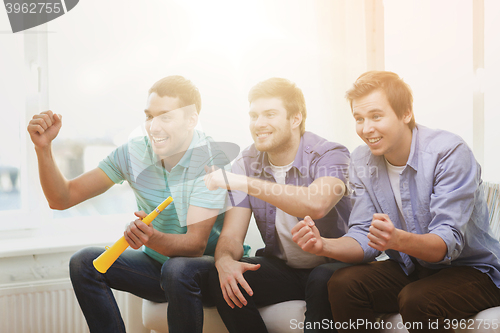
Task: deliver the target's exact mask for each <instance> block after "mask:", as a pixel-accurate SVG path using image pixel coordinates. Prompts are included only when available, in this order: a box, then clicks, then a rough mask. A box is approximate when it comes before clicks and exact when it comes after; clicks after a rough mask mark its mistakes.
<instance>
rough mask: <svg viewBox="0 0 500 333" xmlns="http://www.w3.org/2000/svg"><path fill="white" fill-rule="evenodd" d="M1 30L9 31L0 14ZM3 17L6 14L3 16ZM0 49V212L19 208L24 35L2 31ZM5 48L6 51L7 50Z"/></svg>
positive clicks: (6, 22)
mask: <svg viewBox="0 0 500 333" xmlns="http://www.w3.org/2000/svg"><path fill="white" fill-rule="evenodd" d="M0 16H1V18H0V31H9V30H10V25H9V23H8V20H7V15H0ZM4 16H5V17H4ZM0 48H1V49H2V50H3V51H5V52H1V53H0V73H1V75H0V110H1V115H2V117H1V118H2V122H3V124H4V126H2V130H1V131H0V211H5V210H17V209H21V172H20V170H21V135H24V130H23V131H22V132H21V128H24V119H25V117H24V112H25V105H26V104H25V100H24V90H25V87H24V82H23V76H24V36H23V35H22V34H12V33H1V34H0ZM7 51H8V52H7Z"/></svg>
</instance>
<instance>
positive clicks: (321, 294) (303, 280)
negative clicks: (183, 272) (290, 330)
mask: <svg viewBox="0 0 500 333" xmlns="http://www.w3.org/2000/svg"><path fill="white" fill-rule="evenodd" d="M241 261H243V262H248V263H252V264H260V265H261V267H260V268H259V269H258V270H256V271H246V272H245V273H244V274H243V276H244V278H245V280H246V281H247V282H248V284H249V285H250V288H252V291H253V296H249V295H248V294H247V293H246V292H245V290H244V289H243V288H241V287H240V290H241V292H242V294H243V296H244V297H245V299H246V300H247V301H248V303H247V305H246V306H243V307H242V308H238V307H235V308H234V309H231V307H229V305H227V303H226V301H225V300H224V297H223V296H222V291H221V289H220V282H219V275H218V272H217V269H215V268H214V269H213V270H212V272H211V273H210V289H211V294H212V296H213V299H214V301H215V304H216V306H217V310H218V311H219V314H220V316H221V317H222V320H223V321H224V324H225V325H226V327H227V329H228V331H229V332H230V333H236V332H248V333H259V332H267V329H266V325H265V324H264V321H263V320H262V317H261V316H260V313H259V311H258V310H257V307H261V306H266V305H270V304H276V303H280V302H285V301H291V300H305V301H306V313H305V317H306V319H305V323H304V324H305V325H304V326H305V330H304V332H315V331H316V330H315V329H314V328H313V329H309V328H308V326H311V327H314V323H317V324H316V328H318V326H319V327H320V328H321V325H320V324H321V323H322V322H323V320H325V321H328V323H330V320H331V319H332V315H331V311H330V303H329V302H328V290H327V286H326V284H327V282H328V280H329V279H330V277H331V276H332V274H333V272H335V270H337V269H339V268H341V267H346V266H349V265H348V264H344V263H330V264H323V265H320V266H318V267H315V268H314V269H295V268H291V267H289V266H288V265H286V263H285V262H284V261H283V260H280V259H277V258H273V257H252V258H243V259H241ZM299 319H300V318H297V321H299ZM307 323H310V325H307Z"/></svg>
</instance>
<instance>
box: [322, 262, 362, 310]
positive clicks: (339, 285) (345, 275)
mask: <svg viewBox="0 0 500 333" xmlns="http://www.w3.org/2000/svg"><path fill="white" fill-rule="evenodd" d="M356 286H357V281H356V279H355V276H353V274H352V269H349V268H346V269H340V270H338V271H336V272H335V273H333V275H332V276H331V278H330V279H329V280H328V283H327V288H328V299H329V301H330V304H331V305H332V307H333V306H334V305H339V306H342V304H344V299H345V298H346V297H349V296H348V295H349V291H351V290H353V289H355V288H356Z"/></svg>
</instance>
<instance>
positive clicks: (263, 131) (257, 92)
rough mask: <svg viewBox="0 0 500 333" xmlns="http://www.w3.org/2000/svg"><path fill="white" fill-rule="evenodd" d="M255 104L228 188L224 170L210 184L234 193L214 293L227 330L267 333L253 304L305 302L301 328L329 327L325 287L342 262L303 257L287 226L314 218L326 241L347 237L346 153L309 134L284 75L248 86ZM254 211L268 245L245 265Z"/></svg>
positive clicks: (295, 91) (299, 97)
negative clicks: (248, 142)
mask: <svg viewBox="0 0 500 333" xmlns="http://www.w3.org/2000/svg"><path fill="white" fill-rule="evenodd" d="M249 102H250V111H249V115H250V132H251V134H252V137H253V140H254V144H253V145H251V146H250V147H248V148H246V149H245V150H244V151H243V152H242V153H241V155H240V156H239V157H238V158H237V160H236V161H235V163H234V164H233V168H232V173H227V174H226V175H225V176H226V177H227V181H228V182H225V179H224V174H222V171H220V170H219V171H215V172H211V173H209V174H207V176H206V178H205V183H206V185H207V187H208V188H209V189H216V188H218V187H224V188H228V189H229V190H231V193H230V195H229V196H230V205H231V206H232V208H231V209H229V210H228V211H227V212H226V216H225V219H224V226H223V229H222V232H221V235H220V237H219V242H218V244H217V248H216V252H215V260H216V263H215V266H216V268H217V270H213V274H211V276H210V289H211V290H212V291H213V294H214V298H215V301H216V304H217V309H218V311H219V313H220V315H221V317H222V319H223V320H224V323H225V324H226V327H227V328H228V330H229V332H252V333H255V332H267V329H266V326H265V324H264V322H263V321H262V318H261V317H260V314H259V312H258V311H257V308H256V307H257V306H265V305H269V304H274V303H278V302H283V301H289V300H304V299H305V300H306V304H307V309H306V321H305V323H301V322H297V326H301V324H304V328H305V331H306V332H313V331H319V330H321V329H322V328H325V329H327V330H328V329H329V328H330V327H329V326H328V325H329V323H330V321H331V311H330V306H329V302H328V294H327V288H326V283H327V282H328V279H329V278H330V276H331V274H332V273H333V272H334V271H335V270H336V269H338V268H340V267H345V266H346V264H344V263H340V262H336V261H334V260H331V259H329V258H325V257H321V256H316V255H313V254H310V253H307V252H305V251H303V250H302V249H301V248H300V247H299V246H297V244H295V242H293V240H292V235H291V229H292V228H293V227H294V226H295V225H296V224H297V223H298V221H299V220H300V219H303V218H304V217H305V216H306V215H313V216H315V218H316V219H317V224H318V229H319V232H320V233H321V235H322V236H323V237H326V238H330V237H340V236H342V235H343V234H344V233H345V232H346V231H347V221H348V218H349V214H350V210H351V204H350V201H349V199H348V197H346V196H344V194H345V193H346V185H345V184H346V183H347V171H348V165H349V152H348V150H347V149H346V148H345V147H344V146H342V145H339V144H337V143H333V142H329V141H327V140H325V139H323V138H321V137H319V136H317V135H315V134H313V133H310V132H305V118H306V107H305V100H304V96H303V94H302V91H301V90H300V89H299V88H298V87H297V86H296V85H295V84H294V83H292V82H290V81H288V80H286V79H280V78H272V79H268V80H266V81H263V82H260V83H258V84H257V85H256V86H254V87H253V88H252V89H251V91H250V93H249ZM227 183H228V184H229V186H227V185H226V184H227ZM252 214H253V216H254V218H255V221H256V222H257V226H258V228H259V231H260V233H261V236H262V239H263V240H264V243H265V248H264V249H260V250H258V251H257V253H256V257H252V258H242V255H243V240H244V238H245V235H246V232H247V229H248V225H249V223H250V217H251V215H252ZM297 320H300V318H297ZM300 321H301V320H300Z"/></svg>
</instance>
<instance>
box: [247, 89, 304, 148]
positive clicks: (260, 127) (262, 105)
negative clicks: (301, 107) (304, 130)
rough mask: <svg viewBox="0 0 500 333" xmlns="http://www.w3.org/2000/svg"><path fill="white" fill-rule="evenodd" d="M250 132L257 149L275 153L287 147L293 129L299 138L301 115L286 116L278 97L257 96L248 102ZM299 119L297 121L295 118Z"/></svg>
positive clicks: (290, 140)
mask: <svg viewBox="0 0 500 333" xmlns="http://www.w3.org/2000/svg"><path fill="white" fill-rule="evenodd" d="M248 114H249V115H250V133H251V134H252V138H253V141H254V143H255V147H256V148H257V150H259V151H265V152H268V153H276V152H280V151H284V150H287V149H288V146H289V145H290V144H291V142H292V141H294V140H292V136H293V135H294V131H295V132H297V135H298V137H299V138H300V130H299V128H298V126H299V125H300V120H301V119H302V118H301V115H300V113H299V114H298V115H296V116H292V117H290V118H287V117H288V115H287V111H286V109H285V107H284V106H283V102H282V101H281V99H280V98H277V97H272V98H258V99H256V100H255V101H253V102H252V103H251V104H250V111H249V112H248ZM298 118H300V120H299V121H298V122H297V119H298Z"/></svg>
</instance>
